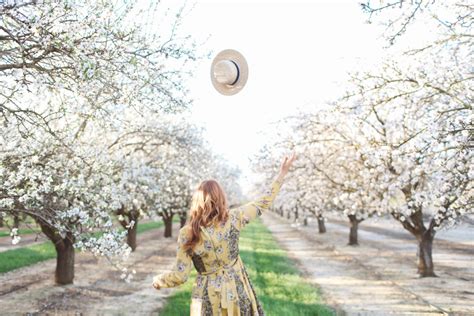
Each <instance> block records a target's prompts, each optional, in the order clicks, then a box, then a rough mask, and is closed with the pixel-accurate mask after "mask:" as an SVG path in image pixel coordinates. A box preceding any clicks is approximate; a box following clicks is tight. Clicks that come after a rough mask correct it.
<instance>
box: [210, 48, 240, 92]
mask: <svg viewBox="0 0 474 316" xmlns="http://www.w3.org/2000/svg"><path fill="white" fill-rule="evenodd" d="M248 76H249V68H248V65H247V61H246V60H245V58H244V56H242V54H240V53H239V52H238V51H235V50H233V49H226V50H223V51H222V52H220V53H219V54H217V56H216V57H215V58H214V60H213V61H212V65H211V80H212V84H213V85H214V88H216V90H217V91H219V92H220V93H221V94H223V95H233V94H236V93H238V92H239V91H240V90H242V88H243V87H244V86H245V84H246V83H247V79H248Z"/></svg>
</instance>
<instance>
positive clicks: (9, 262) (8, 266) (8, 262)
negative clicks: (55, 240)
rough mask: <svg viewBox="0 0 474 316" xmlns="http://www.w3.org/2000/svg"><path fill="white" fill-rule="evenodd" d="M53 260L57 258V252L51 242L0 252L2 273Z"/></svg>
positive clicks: (0, 271)
mask: <svg viewBox="0 0 474 316" xmlns="http://www.w3.org/2000/svg"><path fill="white" fill-rule="evenodd" d="M52 258H56V250H55V249H54V246H53V244H52V243H51V242H42V243H40V244H37V245H32V246H27V247H23V248H17V249H12V250H7V251H4V252H0V273H5V272H8V271H11V270H15V269H18V268H21V267H25V266H29V265H32V264H35V263H37V262H40V261H44V260H48V259H52Z"/></svg>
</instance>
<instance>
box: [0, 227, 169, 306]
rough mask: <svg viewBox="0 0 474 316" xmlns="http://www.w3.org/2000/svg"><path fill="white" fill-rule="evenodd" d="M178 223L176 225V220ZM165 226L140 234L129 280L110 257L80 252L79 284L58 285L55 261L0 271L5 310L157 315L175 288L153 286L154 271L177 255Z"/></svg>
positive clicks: (130, 261) (0, 298)
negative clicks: (131, 278) (165, 236)
mask: <svg viewBox="0 0 474 316" xmlns="http://www.w3.org/2000/svg"><path fill="white" fill-rule="evenodd" d="M175 226H177V225H175ZM163 232H164V231H163V228H160V229H154V230H150V231H147V232H144V233H142V234H140V235H138V236H137V238H138V247H137V250H136V251H135V252H134V253H132V255H131V256H130V258H129V259H128V261H127V262H126V265H127V266H130V269H135V270H136V274H135V276H134V278H133V280H132V281H131V282H130V283H126V282H124V281H123V280H121V279H120V272H119V271H117V270H116V269H115V268H114V267H113V266H112V265H110V264H109V263H108V262H107V260H106V259H105V258H96V257H94V256H93V255H91V254H89V253H76V265H75V280H74V284H71V285H65V286H58V285H55V284H54V269H55V264H56V260H55V259H53V260H47V261H44V262H41V263H38V264H35V265H33V266H30V267H25V268H21V269H17V270H14V271H11V272H8V273H5V274H1V275H0V314H1V315H25V314H27V315H150V314H157V312H158V311H159V310H160V309H161V308H162V306H163V304H164V302H165V300H166V298H167V297H168V296H169V295H170V294H171V293H172V290H169V289H163V290H160V291H157V290H155V289H154V288H153V287H152V279H153V276H154V275H156V274H158V273H160V272H163V271H166V270H169V269H170V268H171V267H172V265H173V264H174V258H175V254H176V238H177V237H176V236H177V233H178V228H177V227H175V229H174V231H173V237H172V238H164V237H163Z"/></svg>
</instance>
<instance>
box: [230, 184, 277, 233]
mask: <svg viewBox="0 0 474 316" xmlns="http://www.w3.org/2000/svg"><path fill="white" fill-rule="evenodd" d="M282 183H283V178H281V177H278V178H276V179H275V180H274V181H273V182H272V184H271V186H270V188H269V189H267V191H266V192H265V194H263V195H262V196H261V197H260V198H258V199H256V200H254V201H252V202H250V203H247V204H245V205H242V206H240V207H237V208H235V209H232V210H230V213H231V218H232V217H233V222H234V225H235V226H236V227H237V228H238V229H239V230H240V228H241V227H243V226H245V225H246V224H247V223H248V222H250V221H251V220H253V219H255V218H256V217H257V216H260V215H262V213H263V212H264V211H266V210H268V209H269V208H270V206H272V203H273V200H274V199H275V197H276V196H277V195H278V193H279V192H280V188H281V185H282Z"/></svg>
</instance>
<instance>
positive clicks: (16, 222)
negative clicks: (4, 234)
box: [13, 215, 20, 228]
mask: <svg viewBox="0 0 474 316" xmlns="http://www.w3.org/2000/svg"><path fill="white" fill-rule="evenodd" d="M13 227H14V228H18V227H20V217H19V216H18V215H15V216H13Z"/></svg>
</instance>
